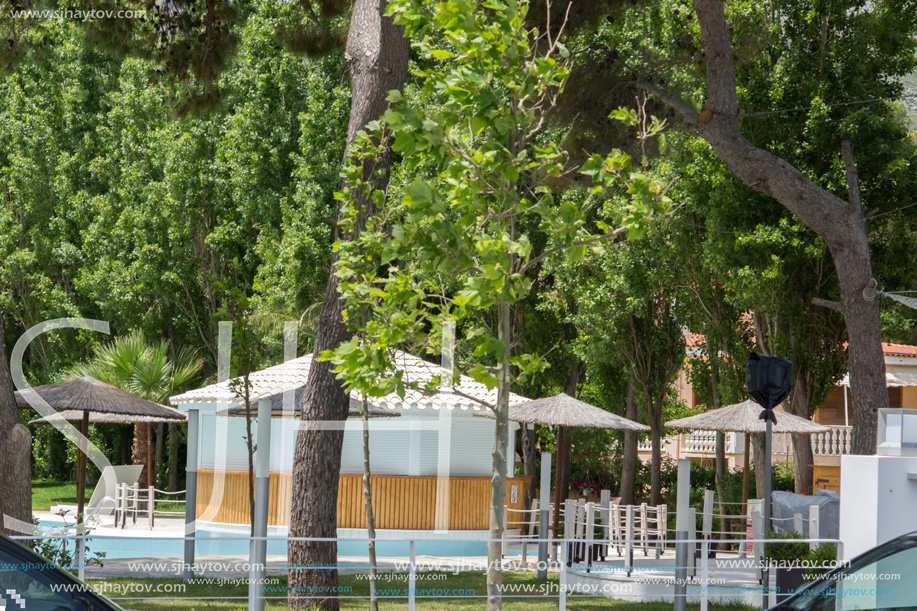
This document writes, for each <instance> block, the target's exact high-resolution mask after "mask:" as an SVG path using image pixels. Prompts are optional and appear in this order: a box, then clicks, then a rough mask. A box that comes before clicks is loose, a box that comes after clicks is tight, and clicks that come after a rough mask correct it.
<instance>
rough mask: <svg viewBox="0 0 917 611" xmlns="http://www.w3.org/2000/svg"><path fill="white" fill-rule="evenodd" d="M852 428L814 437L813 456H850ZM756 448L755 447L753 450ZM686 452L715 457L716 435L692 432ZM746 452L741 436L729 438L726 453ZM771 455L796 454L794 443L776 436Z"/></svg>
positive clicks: (643, 445) (644, 445)
mask: <svg viewBox="0 0 917 611" xmlns="http://www.w3.org/2000/svg"><path fill="white" fill-rule="evenodd" d="M851 428H852V427H849V426H831V428H830V430H829V431H826V432H824V433H813V434H812V454H814V455H815V456H841V455H843V454H849V453H850V441H851V436H852V431H851ZM638 447H639V449H640V451H641V452H649V451H650V450H651V449H652V442H651V441H650V440H649V439H646V440H644V441H641V442H640V444H639V446H638ZM752 447H754V446H752ZM683 448H684V450H685V451H686V452H692V453H697V454H709V455H713V454H715V453H716V432H715V431H693V432H691V433H687V434H685V436H684V446H683ZM743 451H744V440H743V438H742V436H741V435H740V434H739V433H727V434H726V453H727V454H740V453H742V452H743ZM771 451H772V452H773V453H774V454H775V455H780V454H791V453H792V452H793V439H792V435H790V434H789V433H774V440H773V446H772V449H771Z"/></svg>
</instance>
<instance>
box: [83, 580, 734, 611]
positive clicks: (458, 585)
mask: <svg viewBox="0 0 917 611" xmlns="http://www.w3.org/2000/svg"><path fill="white" fill-rule="evenodd" d="M442 575H443V574H442V573H439V574H436V576H442ZM445 575H446V577H445V579H437V578H435V577H434V576H431V575H430V574H426V576H421V578H420V579H418V581H417V584H416V588H417V590H418V591H423V590H425V589H429V590H433V589H436V590H460V591H463V592H462V593H461V594H460V595H459V596H457V597H456V598H424V597H420V596H418V599H417V608H418V609H423V610H424V611H477V610H478V609H483V608H484V607H485V603H484V599H483V598H475V597H474V596H482V595H483V594H484V592H485V577H484V575H483V574H480V573H461V574H459V575H452V574H445ZM396 577H403V576H401V575H398V576H396ZM271 579H272V580H274V579H275V578H271ZM201 581H202V580H197V582H196V583H194V584H191V585H189V586H187V589H186V590H185V591H184V592H183V593H179V592H176V591H174V587H175V586H176V585H179V584H181V580H180V579H112V580H106V582H104V583H103V582H99V581H92V582H90V583H92V585H94V586H96V587H98V588H100V589H101V590H102V592H103V593H104V594H107V595H108V596H109V597H110V598H119V597H120V596H127V597H131V598H134V597H138V596H155V597H160V598H161V600H156V599H155V598H148V599H145V600H139V599H136V598H134V599H132V600H118V601H117V602H119V604H121V605H122V606H124V607H127V608H130V609H135V610H137V611H167V610H172V609H181V610H187V611H193V610H197V609H223V610H226V611H230V610H233V611H234V610H237V609H246V608H247V600H246V597H247V595H248V586H247V585H244V584H243V585H226V584H223V585H219V584H213V583H209V584H202V583H200V582H201ZM549 582H550V583H553V584H557V575H556V574H554V575H552V576H551V579H550V580H549ZM113 583H115V584H118V585H119V586H126V587H131V588H133V589H134V590H135V591H134V592H132V593H129V594H126V595H124V594H115V593H113V592H112V591H111V590H106V589H104V588H105V587H106V584H113ZM405 583H406V582H405V580H404V579H403V578H401V579H389V580H387V581H384V582H381V583H380V585H379V587H380V588H404V587H405ZM504 583H505V584H539V583H540V582H538V581H537V579H536V578H535V575H534V574H533V573H523V572H507V573H504ZM272 584H277V585H280V586H281V587H285V586H286V577H278V578H276V581H272ZM341 585H342V586H343V587H345V588H351V591H348V592H345V593H343V594H342V595H343V596H368V595H369V582H368V581H366V580H363V579H358V578H357V577H356V576H354V575H345V576H343V577H342V578H341ZM162 586H166V587H162ZM157 588H159V589H160V590H166V589H171V590H173V591H170V592H161V593H153V594H138V593H137V591H138V590H150V589H152V590H156V589H157ZM469 592H473V594H471V595H469ZM179 596H181V597H199V598H210V600H198V601H194V600H188V601H185V600H176V599H175V598H174V597H179ZM271 596H283V594H281V593H277V594H272V595H271ZM233 598H235V599H236V600H230V599H233ZM567 601H568V602H567V607H568V608H570V609H576V610H577V611H599V610H600V609H608V608H612V607H613V608H614V609H615V611H671V609H672V605H671V603H661V602H660V603H642V602H630V601H624V600H615V599H609V598H604V597H596V598H586V597H582V596H580V597H577V596H568V598H567ZM379 606H380V608H381V609H386V610H389V611H393V610H395V609H407V600H406V599H400V600H397V599H396V600H384V601H382V602H381V604H380V605H379ZM266 607H267V608H268V609H274V610H278V611H279V610H282V609H283V610H285V609H288V607H287V605H286V603H285V601H283V600H273V601H268V603H267V605H266ZM341 607H342V609H366V608H368V607H369V604H368V600H367V599H352V600H346V599H345V600H343V601H342V604H341ZM503 608H504V609H506V610H507V611H554V610H555V609H557V595H556V593H555V594H554V595H553V596H550V595H543V596H537V597H532V598H525V599H521V598H515V599H509V598H507V599H504V605H503ZM698 609H699V605H688V610H689V611H698ZM709 609H710V611H752V607H747V606H744V605H716V604H713V603H711V604H710V605H709Z"/></svg>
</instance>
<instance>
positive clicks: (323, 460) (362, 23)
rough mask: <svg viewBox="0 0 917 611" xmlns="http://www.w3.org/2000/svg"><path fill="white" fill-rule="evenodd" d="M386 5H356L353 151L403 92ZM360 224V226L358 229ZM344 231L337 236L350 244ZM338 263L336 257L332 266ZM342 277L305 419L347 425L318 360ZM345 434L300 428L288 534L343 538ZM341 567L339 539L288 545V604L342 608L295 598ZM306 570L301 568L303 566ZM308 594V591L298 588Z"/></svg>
mask: <svg viewBox="0 0 917 611" xmlns="http://www.w3.org/2000/svg"><path fill="white" fill-rule="evenodd" d="M384 12H385V2H383V1H379V0H375V1H373V0H355V2H354V4H353V9H352V14H351V19H350V31H349V32H348V37H347V57H348V62H349V69H350V85H351V107H350V124H349V126H348V130H347V147H348V150H349V148H350V145H351V144H352V143H353V141H354V139H355V138H356V136H357V134H358V132H359V131H360V130H362V129H363V128H365V127H366V125H367V124H368V123H369V122H370V121H374V120H376V119H378V118H379V117H381V116H382V113H383V112H384V111H385V110H386V109H387V108H388V107H389V104H388V102H387V101H386V97H387V95H388V92H389V91H391V90H393V89H399V90H400V89H402V88H403V87H404V80H405V78H406V76H407V65H408V41H407V39H406V38H404V28H402V27H400V26H395V25H394V23H392V20H391V18H389V17H383V15H384ZM364 175H366V176H368V177H374V178H375V180H376V186H377V188H379V189H382V190H384V189H385V188H386V187H387V186H388V179H389V159H388V157H387V156H386V157H385V158H383V159H380V160H378V161H377V162H376V163H370V162H366V163H365V169H364ZM361 203H362V204H363V205H364V210H365V216H364V222H365V218H367V217H368V216H369V215H370V214H371V213H372V212H373V207H372V206H373V204H372V201H370V200H368V201H364V202H361ZM361 228H362V223H358V224H357V228H356V229H357V230H358V231H359V230H360V229H361ZM348 237H350V236H346V235H342V233H341V232H340V230H338V231H336V232H335V239H346V238H348ZM336 261H337V257H336V256H335V257H334V259H333V260H332V263H335V262H336ZM337 289H338V278H337V276H335V275H334V274H333V273H332V274H330V275H329V277H328V285H327V287H326V289H325V299H324V302H323V303H322V310H321V313H320V314H319V318H318V323H317V325H316V330H315V332H316V338H315V347H314V350H313V355H314V357H315V360H314V361H313V364H312V368H311V370H310V372H309V380H308V382H307V384H306V390H305V392H304V394H303V400H302V419H303V421H304V423H305V422H308V421H343V420H345V419H346V418H347V413H348V410H349V407H350V406H349V398H348V396H347V394H346V393H345V392H344V389H343V386H342V385H341V382H340V381H339V380H338V379H337V378H336V377H335V375H334V373H332V371H331V370H332V365H331V364H330V363H327V362H319V361H318V356H319V355H320V354H321V353H322V351H324V350H333V349H335V348H337V347H338V346H339V345H340V343H341V342H342V341H345V340H346V339H348V338H349V337H350V335H351V333H350V332H349V331H348V330H347V327H346V326H345V325H344V323H343V320H342V318H341V310H342V308H343V304H342V303H341V300H340V295H339V294H338V290H337ZM343 438H344V433H343V430H319V429H310V428H309V427H308V426H305V425H303V426H301V427H300V430H299V434H298V435H297V437H296V449H295V455H294V461H293V490H292V501H291V510H290V537H291V538H292V537H314V538H334V537H336V536H337V529H336V527H337V495H338V479H339V477H340V472H341V445H342V442H343ZM336 562H337V545H336V544H335V543H333V542H309V541H295V540H291V541H290V542H289V563H290V565H291V567H293V568H291V569H290V571H289V585H290V587H291V594H290V596H289V602H290V605H291V606H292V607H295V608H303V607H309V606H321V607H323V608H325V609H334V610H336V609H338V608H339V603H338V600H337V599H325V598H323V597H315V596H302V595H297V589H298V588H301V589H305V591H322V590H324V591H332V590H331V588H334V587H336V586H337V583H338V573H337V571H336V570H322V571H316V570H311V569H309V568H307V567H309V566H312V565H328V566H333V565H334V564H335V563H336ZM297 567H302V568H297ZM300 591H302V590H300Z"/></svg>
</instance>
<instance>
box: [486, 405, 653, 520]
mask: <svg viewBox="0 0 917 611" xmlns="http://www.w3.org/2000/svg"><path fill="white" fill-rule="evenodd" d="M475 416H476V417H478V418H491V419H494V418H496V416H495V415H494V413H493V412H492V411H490V410H488V411H486V412H481V413H479V414H475ZM509 419H510V420H512V421H513V422H524V423H526V424H544V425H547V426H556V427H557V464H558V465H562V464H563V463H564V429H565V428H566V427H568V426H573V427H579V428H585V429H612V430H616V431H648V430H650V427H648V426H646V425H643V424H640V423H639V422H634V421H633V420H628V419H627V418H622V417H621V416H616V415H615V414H612V413H611V412H606V411H605V410H604V409H602V408H599V407H595V406H594V405H589V404H588V403H584V402H582V401H580V400H578V399H575V398H573V397H571V396H570V395H568V394H567V393H563V392H562V393H560V394H559V395H555V396H553V397H545V398H544V399H535V400H534V401H526V402H525V403H522V404H519V405H510V406H509ZM562 471H563V469H556V484H555V486H554V522H553V523H554V526H553V528H554V532H555V533H556V532H557V527H558V524H559V522H560V505H561V502H562V501H563V499H562V498H561V496H562V494H561V488H560V479H561V473H562Z"/></svg>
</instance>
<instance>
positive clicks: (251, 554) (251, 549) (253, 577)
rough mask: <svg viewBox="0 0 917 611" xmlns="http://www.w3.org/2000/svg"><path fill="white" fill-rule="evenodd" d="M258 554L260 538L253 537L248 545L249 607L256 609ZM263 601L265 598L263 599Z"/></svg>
mask: <svg viewBox="0 0 917 611" xmlns="http://www.w3.org/2000/svg"><path fill="white" fill-rule="evenodd" d="M257 556H258V540H257V539H252V540H251V544H250V545H249V546H248V608H249V609H255V608H256V607H257V605H258V593H257V588H256V587H255V581H257V579H258V578H257V571H256V570H255V563H256V562H257V560H256V558H257ZM261 601H262V603H263V602H264V599H263V598H262V599H261Z"/></svg>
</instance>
